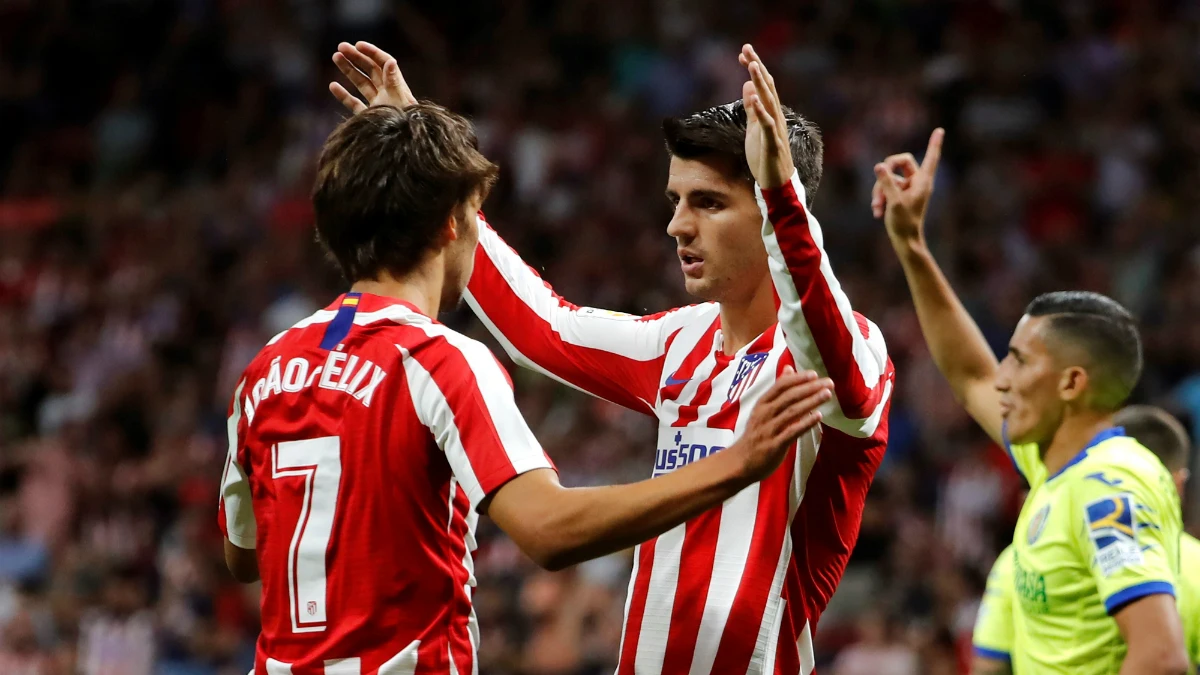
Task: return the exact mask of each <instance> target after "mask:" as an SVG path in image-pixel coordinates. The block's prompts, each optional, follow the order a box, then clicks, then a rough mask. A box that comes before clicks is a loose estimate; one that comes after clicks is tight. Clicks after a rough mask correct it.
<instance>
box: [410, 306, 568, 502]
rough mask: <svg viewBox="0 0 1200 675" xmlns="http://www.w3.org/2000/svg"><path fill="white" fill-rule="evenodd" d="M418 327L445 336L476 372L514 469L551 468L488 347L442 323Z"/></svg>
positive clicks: (520, 471) (427, 333)
mask: <svg viewBox="0 0 1200 675" xmlns="http://www.w3.org/2000/svg"><path fill="white" fill-rule="evenodd" d="M417 328H420V329H421V330H423V331H424V332H425V334H426V335H429V336H430V337H433V336H440V337H442V338H444V339H445V340H446V342H449V343H450V345H451V346H452V347H454V348H455V349H457V350H458V351H459V352H461V353H462V355H463V358H464V359H466V362H467V365H468V366H470V368H471V374H473V375H474V376H475V380H476V382H478V384H479V392H480V394H482V395H483V402H484V404H485V405H486V406H487V409H488V415H489V416H490V417H491V418H492V424H493V425H494V426H495V427H496V433H497V434H499V435H500V444H501V445H502V446H503V448H504V452H505V454H507V455H508V461H509V462H510V463H511V464H512V466H513V469H514V470H515V471H516V473H518V474H521V473H525V472H526V471H531V470H533V469H541V468H545V469H548V468H550V462H549V460H547V459H546V453H544V452H543V451H542V446H541V444H540V443H538V440H537V438H536V437H534V435H533V432H532V431H530V430H529V426H528V425H527V424H525V420H524V418H523V417H521V413H520V411H519V410H518V409H517V405H516V402H515V401H514V400H513V391H512V385H510V384H509V381H508V378H507V377H505V375H504V370H503V369H502V368H501V367H500V363H499V362H497V361H496V357H495V356H494V355H492V353H491V352H490V351H488V348H487V347H485V346H483V344H482V343H480V342H476V341H475V340H472V339H471V338H469V337H467V336H465V335H462V334H461V333H458V332H456V331H453V330H450V329H449V328H446V327H445V326H443V325H441V324H434V323H426V324H419V325H417ZM468 495H470V493H468ZM477 506H479V502H478V501H476V500H475V499H473V498H472V500H471V508H472V509H474V508H475V507H477Z"/></svg>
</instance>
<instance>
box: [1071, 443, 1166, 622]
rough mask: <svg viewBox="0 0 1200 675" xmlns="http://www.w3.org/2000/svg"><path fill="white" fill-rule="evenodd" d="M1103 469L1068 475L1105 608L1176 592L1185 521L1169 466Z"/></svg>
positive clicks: (1079, 541) (1080, 534) (1081, 543)
mask: <svg viewBox="0 0 1200 675" xmlns="http://www.w3.org/2000/svg"><path fill="white" fill-rule="evenodd" d="M1099 469H1100V470H1093V471H1090V472H1083V471H1079V472H1072V473H1071V474H1066V475H1064V476H1063V479H1065V480H1070V481H1071V482H1072V484H1071V494H1072V500H1071V502H1072V508H1073V509H1075V510H1076V513H1075V517H1077V518H1079V520H1080V521H1081V525H1080V526H1076V527H1073V528H1072V529H1073V533H1074V536H1075V537H1076V541H1075V544H1076V546H1077V547H1078V550H1079V551H1080V553H1081V554H1082V556H1083V559H1084V560H1087V561H1090V565H1091V572H1092V576H1093V578H1094V579H1095V580H1096V588H1097V590H1098V591H1099V593H1100V597H1101V599H1102V600H1103V601H1104V607H1105V609H1106V610H1107V611H1108V613H1109V614H1110V615H1112V614H1116V613H1117V612H1118V611H1120V610H1121V608H1123V607H1125V606H1126V605H1128V604H1129V603H1130V602H1133V601H1135V600H1137V599H1139V598H1142V597H1145V596H1147V595H1156V594H1161V593H1166V594H1169V595H1172V596H1174V595H1175V579H1176V577H1177V574H1178V571H1179V567H1178V563H1179V538H1180V536H1181V535H1182V531H1183V524H1182V522H1181V520H1180V511H1179V505H1178V503H1177V502H1174V503H1173V502H1172V501H1171V499H1170V497H1171V496H1172V495H1175V494H1176V492H1175V489H1174V486H1173V485H1172V484H1171V481H1170V476H1169V475H1167V473H1166V469H1165V468H1163V467H1162V466H1161V465H1158V466H1155V467H1151V466H1149V464H1148V463H1147V464H1146V465H1145V466H1142V464H1136V465H1134V464H1131V465H1129V466H1125V465H1118V464H1116V463H1114V462H1105V463H1103V464H1100V465H1099ZM1156 469H1157V471H1156ZM1143 472H1145V473H1148V474H1150V475H1149V476H1142V475H1139V474H1141V473H1143ZM1159 473H1161V474H1162V476H1156V474H1159ZM1156 477H1158V478H1162V479H1163V480H1161V481H1156V480H1155V478H1156ZM1155 483H1159V484H1157V485H1155ZM1164 491H1169V494H1164Z"/></svg>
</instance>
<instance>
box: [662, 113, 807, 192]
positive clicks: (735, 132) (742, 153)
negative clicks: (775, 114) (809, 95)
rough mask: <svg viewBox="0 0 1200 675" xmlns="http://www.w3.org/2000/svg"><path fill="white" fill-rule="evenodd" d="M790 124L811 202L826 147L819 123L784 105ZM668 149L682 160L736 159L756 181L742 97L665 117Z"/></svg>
mask: <svg viewBox="0 0 1200 675" xmlns="http://www.w3.org/2000/svg"><path fill="white" fill-rule="evenodd" d="M783 116H784V120H785V121H786V122H787V127H788V144H789V145H790V146H791V149H792V162H793V163H794V164H795V165H796V170H797V172H798V173H799V174H800V184H801V185H803V186H804V192H805V195H806V197H807V201H808V202H809V204H810V205H811V204H812V200H813V196H814V195H816V193H817V186H818V185H820V184H821V161H822V156H823V155H824V153H825V146H824V145H823V144H822V143H821V130H820V129H818V128H817V125H815V124H813V123H812V122H810V121H808V120H807V119H805V118H804V117H802V116H800V115H799V114H797V113H796V112H795V111H794V110H792V109H791V108H789V107H787V106H784V107H783ZM663 133H664V134H665V135H666V139H667V151H668V152H670V153H671V154H672V155H673V156H675V157H679V158H681V159H699V158H700V157H704V156H707V155H723V156H726V157H728V158H730V159H732V160H733V166H734V171H735V172H736V174H737V177H738V178H743V179H745V180H748V181H751V182H753V181H754V176H753V175H752V174H751V173H750V165H749V164H747V163H746V108H745V107H744V106H743V105H742V101H741V100H737V101H734V102H733V103H726V104H725V105H718V106H713V107H712V108H706V109H704V110H701V111H700V112H698V113H693V114H691V115H687V116H686V117H668V118H667V119H665V120H663Z"/></svg>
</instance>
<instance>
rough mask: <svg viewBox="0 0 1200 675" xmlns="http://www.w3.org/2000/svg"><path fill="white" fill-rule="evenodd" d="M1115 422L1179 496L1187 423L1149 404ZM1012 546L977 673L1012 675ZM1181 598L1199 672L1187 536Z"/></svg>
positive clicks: (990, 601) (999, 576) (1199, 578)
mask: <svg viewBox="0 0 1200 675" xmlns="http://www.w3.org/2000/svg"><path fill="white" fill-rule="evenodd" d="M1113 424H1115V425H1116V426H1119V427H1121V428H1122V429H1124V430H1125V434H1126V435H1127V436H1129V437H1130V438H1133V439H1136V440H1137V442H1139V443H1141V444H1142V445H1143V446H1145V447H1146V449H1148V450H1149V451H1150V452H1153V453H1154V454H1155V456H1157V457H1158V458H1159V460H1161V461H1162V463H1163V465H1164V466H1166V467H1167V470H1168V471H1170V472H1171V477H1172V478H1173V479H1174V481H1175V487H1176V489H1177V490H1178V492H1179V496H1180V498H1182V497H1183V494H1184V486H1185V484H1186V483H1187V479H1188V469H1187V466H1188V459H1189V456H1190V454H1191V441H1190V440H1189V439H1188V435H1187V431H1185V430H1184V428H1183V425H1182V424H1180V423H1179V421H1178V420H1176V419H1175V418H1174V417H1172V416H1171V415H1170V414H1169V413H1168V412H1167V411H1165V410H1163V409H1162V408H1156V407H1154V406H1148V405H1133V406H1127V407H1125V408H1123V409H1122V410H1121V412H1119V413H1117V414H1116V416H1115V417H1113ZM1012 556H1013V552H1012V547H1011V546H1009V547H1007V548H1005V549H1004V551H1002V552H1001V553H1000V555H999V556H998V557H997V558H996V562H995V564H994V565H993V566H992V571H991V573H990V574H989V575H988V583H987V591H986V593H985V594H984V597H983V600H982V601H981V602H980V605H979V615H978V616H977V618H976V621H975V633H974V636H973V637H972V641H973V642H974V646H975V656H974V659H973V663H972V666H971V673H972V674H973V675H997V674H1000V675H1002V674H1005V673H1009V672H1011V669H1010V663H1011V660H1012V656H1011V654H1012V648H1013V627H1012V624H1013V614H1012V595H1013V574H1012V569H1013V566H1012ZM1177 581H1178V585H1177V586H1176V589H1175V590H1176V593H1177V594H1178V597H1177V598H1176V599H1177V601H1178V604H1179V611H1180V615H1181V617H1182V619H1183V628H1184V637H1185V640H1186V643H1187V649H1188V658H1189V659H1191V661H1192V665H1193V666H1194V667H1196V668H1197V669H1198V671H1200V541H1198V540H1197V539H1196V538H1195V537H1193V536H1191V535H1190V534H1187V533H1186V532H1185V533H1184V534H1183V539H1182V540H1181V541H1180V576H1179V579H1178V580H1177Z"/></svg>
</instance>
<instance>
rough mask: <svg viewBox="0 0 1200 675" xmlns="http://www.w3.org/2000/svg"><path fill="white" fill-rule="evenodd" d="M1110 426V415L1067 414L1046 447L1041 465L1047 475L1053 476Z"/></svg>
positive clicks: (1093, 413) (1088, 412)
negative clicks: (1043, 465) (1044, 467)
mask: <svg viewBox="0 0 1200 675" xmlns="http://www.w3.org/2000/svg"><path fill="white" fill-rule="evenodd" d="M1111 426H1112V413H1102V412H1094V411H1081V412H1076V413H1072V414H1068V415H1067V416H1066V417H1065V418H1064V419H1063V421H1062V424H1060V425H1059V426H1058V431H1056V432H1054V438H1052V439H1051V440H1050V444H1049V445H1047V446H1046V450H1045V452H1044V453H1043V455H1042V463H1043V464H1045V465H1046V473H1047V475H1050V476H1053V475H1055V474H1057V473H1058V472H1059V471H1062V469H1063V467H1064V466H1066V465H1067V462H1070V461H1071V460H1072V459H1074V458H1075V456H1076V455H1078V454H1079V452H1080V451H1081V450H1083V448H1084V446H1086V445H1087V444H1088V442H1089V441H1091V440H1092V439H1093V438H1095V437H1096V434H1098V433H1100V432H1101V431H1103V430H1105V429H1107V428H1109V427H1111Z"/></svg>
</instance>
